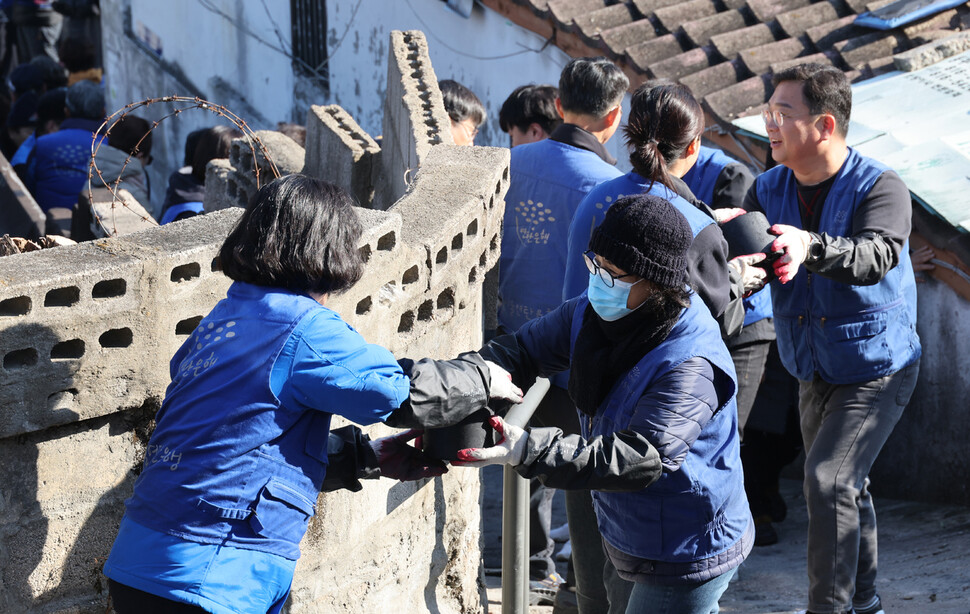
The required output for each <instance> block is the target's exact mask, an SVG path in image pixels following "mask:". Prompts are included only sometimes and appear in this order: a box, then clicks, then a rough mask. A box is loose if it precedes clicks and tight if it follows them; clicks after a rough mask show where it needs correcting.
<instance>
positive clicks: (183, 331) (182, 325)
mask: <svg viewBox="0 0 970 614" xmlns="http://www.w3.org/2000/svg"><path fill="white" fill-rule="evenodd" d="M201 321H202V316H192V317H191V318H185V319H184V320H182V321H181V322H179V323H178V324H176V325H175V334H176V335H183V336H184V335H191V334H192V331H194V330H195V329H196V327H197V326H198V325H199V322H201Z"/></svg>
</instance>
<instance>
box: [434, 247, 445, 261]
mask: <svg viewBox="0 0 970 614" xmlns="http://www.w3.org/2000/svg"><path fill="white" fill-rule="evenodd" d="M434 261H435V263H436V264H444V263H446V262H448V248H447V247H442V248H441V250H440V251H438V255H437V256H435V259H434Z"/></svg>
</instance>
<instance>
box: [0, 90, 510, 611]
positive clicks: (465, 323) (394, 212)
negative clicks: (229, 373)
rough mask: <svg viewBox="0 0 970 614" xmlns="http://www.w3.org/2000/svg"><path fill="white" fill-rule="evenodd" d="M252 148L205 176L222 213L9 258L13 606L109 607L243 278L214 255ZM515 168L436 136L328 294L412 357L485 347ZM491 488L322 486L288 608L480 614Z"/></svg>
mask: <svg viewBox="0 0 970 614" xmlns="http://www.w3.org/2000/svg"><path fill="white" fill-rule="evenodd" d="M427 75H428V73H427V72H420V73H418V72H415V73H414V74H412V75H408V76H404V77H402V79H410V80H413V81H416V82H417V83H409V84H407V86H406V87H405V88H404V89H407V90H408V91H414V90H417V89H418V87H419V86H420V87H423V88H425V89H429V90H434V91H435V92H436V91H437V87H436V82H430V83H427V82H424V81H423V79H425V78H426V76H427ZM439 97H440V94H439ZM411 113H412V114H413V117H410V116H409V117H408V118H407V121H408V122H410V123H412V124H414V123H416V122H418V121H423V120H421V119H420V118H421V117H423V116H422V113H424V111H423V110H422V107H420V106H414V107H411ZM405 137H406V138H410V137H407V135H405ZM261 138H262V136H261ZM271 138H272V137H270V139H266V140H265V141H264V143H265V144H266V145H267V148H269V149H270V152H271V153H270V155H271V156H272V157H273V158H274V160H275V161H276V164H277V165H278V166H280V170H281V172H294V169H296V170H299V169H300V168H303V160H304V157H303V155H304V152H303V150H302V149H301V148H299V147H298V146H296V145H295V144H292V146H291V145H290V143H284V142H282V141H280V142H278V143H274V142H272V141H271ZM385 142H387V140H385ZM238 144H239V143H236V144H234V150H233V153H232V157H231V158H230V159H229V160H222V161H214V162H213V163H211V164H210V166H209V168H208V177H209V179H214V181H213V184H212V186H211V192H210V191H209V190H210V186H208V180H207V201H210V200H211V202H207V207H211V208H213V209H215V208H224V209H225V210H219V211H215V212H213V213H210V214H207V215H204V216H199V217H195V218H191V219H188V220H184V221H182V222H176V223H173V224H169V225H166V226H164V227H156V228H152V229H150V230H146V231H142V232H136V233H133V234H129V235H124V236H119V237H113V238H109V239H102V240H98V241H94V242H90V243H87V244H81V245H77V246H71V247H63V248H57V249H52V250H45V251H41V252H34V253H30V254H22V255H18V256H11V257H7V258H4V261H3V264H4V268H3V273H2V274H0V356H2V359H3V362H2V368H0V408H2V409H0V472H2V473H3V475H5V476H7V479H5V480H0V611H3V612H8V611H9V612H16V611H28V610H29V611H32V612H41V613H48V612H51V613H53V612H79V613H80V612H99V613H101V612H104V611H105V604H106V593H105V584H104V578H103V577H102V576H101V573H100V570H101V566H102V565H103V563H104V560H105V557H106V556H107V553H108V551H109V549H110V545H111V542H112V541H113V538H114V535H115V533H116V531H117V526H118V522H119V521H120V518H121V515H122V514H123V502H124V499H125V498H127V497H128V496H129V495H130V493H131V488H132V484H133V481H134V478H135V476H136V475H137V471H138V468H139V466H140V463H141V459H142V457H143V454H144V446H145V444H146V442H147V440H148V437H149V436H150V432H151V428H152V426H153V422H152V419H153V415H154V412H155V411H156V410H157V408H158V407H159V406H160V403H161V399H162V397H163V394H164V390H165V387H166V385H167V383H168V380H169V377H168V361H169V359H170V357H171V355H172V354H173V353H174V352H175V350H176V349H177V347H178V346H179V344H180V343H181V342H182V340H183V339H184V338H185V337H186V336H187V335H188V334H189V333H191V331H192V330H193V329H194V327H195V326H196V325H197V323H198V322H199V321H200V320H201V318H202V316H203V315H204V314H205V313H207V312H208V311H209V310H210V309H211V307H212V306H213V305H214V304H215V302H216V301H217V300H219V299H220V298H221V297H222V296H223V295H224V293H225V290H226V288H227V287H228V285H229V280H228V279H226V278H225V277H224V276H223V275H221V273H220V272H219V264H218V260H217V258H216V255H217V252H218V248H219V246H220V245H221V242H222V240H223V239H224V237H225V235H226V234H227V233H228V231H229V229H230V228H231V227H232V225H233V224H234V223H235V221H236V220H237V219H238V216H239V215H240V213H241V210H240V209H239V208H238V206H239V205H241V204H243V203H244V202H245V200H246V198H247V196H248V194H250V193H251V191H252V190H253V189H255V177H254V174H253V173H252V171H249V170H244V169H251V168H252V163H253V160H252V153H251V152H249V150H248V147H247V148H245V150H244V149H243V148H240V147H238V146H237V145H238ZM312 146H313V144H312V143H311V148H312ZM280 147H282V148H284V149H285V150H284V151H283V152H282V153H281V155H280V156H279V157H277V152H276V150H277V149H278V148H280ZM294 147H296V149H294ZM412 149H414V150H416V149H417V146H413V147H412ZM346 153H347V152H344V154H346ZM247 155H248V156H249V158H248V159H247V157H246V156H247ZM333 155H335V156H338V157H339V156H340V155H342V154H341V153H340V152H339V151H335V152H333ZM508 161H509V155H508V151H507V150H503V149H488V148H459V147H455V146H453V145H443V144H437V145H434V146H433V147H432V146H429V147H428V148H427V151H425V152H423V154H422V159H421V166H420V167H419V168H416V169H413V172H412V180H411V183H410V185H409V187H408V190H407V192H406V193H404V194H403V196H402V197H401V198H400V199H399V200H398V201H397V202H396V203H394V204H393V206H391V207H390V208H389V209H388V210H386V211H383V210H370V209H364V208H359V209H358V210H357V211H358V214H359V216H360V217H361V220H362V222H363V225H364V227H365V233H364V236H363V237H362V239H361V245H360V249H361V251H362V252H363V253H364V254H365V256H366V257H367V270H366V272H365V275H364V278H363V279H362V280H361V282H360V283H358V284H357V285H356V286H355V287H353V288H352V289H350V290H349V291H348V292H346V293H344V294H342V295H338V296H335V297H333V298H332V300H331V302H330V303H328V305H330V306H331V307H332V308H334V309H336V310H337V311H338V312H339V313H341V314H342V315H343V316H344V318H345V319H346V320H347V321H348V322H349V323H350V324H352V325H353V326H354V327H356V328H357V329H358V330H359V331H360V332H361V333H362V334H363V335H364V337H365V338H367V339H368V340H369V341H371V342H375V343H380V344H382V345H385V346H386V347H388V348H390V349H391V350H392V351H393V352H394V353H395V354H396V355H398V356H402V357H403V356H410V357H415V358H419V357H423V356H432V357H439V358H449V357H453V356H455V355H456V354H458V353H460V352H462V351H466V350H469V349H475V348H477V347H478V346H479V345H480V344H481V342H482V317H483V313H482V283H483V280H484V279H485V272H486V271H488V270H489V269H491V268H492V267H494V265H495V263H496V260H497V257H498V248H499V244H500V225H501V219H502V212H503V208H504V202H503V198H504V194H505V191H506V189H507V187H508ZM256 162H257V163H258V164H259V165H260V169H261V173H260V179H261V181H262V180H265V179H268V178H269V177H270V176H271V175H270V173H269V171H268V168H267V167H266V166H265V160H260V157H259V156H257V160H256ZM378 187H379V186H378ZM210 195H211V196H212V198H211V199H210ZM340 423H341V421H340V420H339V419H338V420H335V425H334V426H339V425H340ZM369 430H370V432H371V433H372V435H374V436H380V435H381V434H385V433H388V432H390V429H387V428H386V427H383V426H382V425H378V426H375V427H372V428H371V429H369ZM479 496H480V491H479V477H478V472H477V471H474V470H461V469H453V470H452V471H450V472H449V473H448V474H446V475H445V476H442V477H441V478H436V479H434V480H427V481H422V482H415V483H408V484H402V483H396V482H393V481H391V480H385V479H382V480H377V481H373V482H369V483H367V484H366V486H365V488H364V490H363V491H362V492H360V493H347V492H341V493H331V494H327V495H323V496H321V498H320V501H319V502H318V506H317V507H318V514H317V516H316V517H315V518H314V519H313V521H312V523H311V527H310V530H309V532H308V535H307V538H306V539H305V540H304V542H303V544H302V550H303V556H302V558H301V560H300V563H299V565H298V568H297V575H296V578H295V581H294V585H293V593H292V599H291V603H290V605H289V606H288V610H289V611H290V612H301V613H302V612H307V613H309V612H314V613H315V612H321V611H340V612H360V613H365V612H367V613H369V612H376V611H407V612H418V611H436V612H480V611H482V599H483V597H484V587H483V586H482V584H481V581H480V579H481V550H480V542H481V534H480V509H479Z"/></svg>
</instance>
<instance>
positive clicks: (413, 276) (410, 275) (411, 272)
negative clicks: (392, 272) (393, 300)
mask: <svg viewBox="0 0 970 614" xmlns="http://www.w3.org/2000/svg"><path fill="white" fill-rule="evenodd" d="M419 275H420V273H419V272H418V265H414V266H413V267H411V268H410V269H408V270H407V271H404V277H402V278H401V284H402V285H407V284H413V283H414V282H416V281H418V276H419Z"/></svg>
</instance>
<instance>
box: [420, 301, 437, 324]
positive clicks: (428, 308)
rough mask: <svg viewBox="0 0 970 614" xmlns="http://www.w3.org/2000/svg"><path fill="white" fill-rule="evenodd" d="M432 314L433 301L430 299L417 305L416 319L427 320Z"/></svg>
mask: <svg viewBox="0 0 970 614" xmlns="http://www.w3.org/2000/svg"><path fill="white" fill-rule="evenodd" d="M433 315H434V303H432V302H431V301H425V302H423V303H421V306H420V307H418V320H420V321H422V322H427V321H428V320H430V319H431V316H433Z"/></svg>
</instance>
